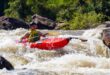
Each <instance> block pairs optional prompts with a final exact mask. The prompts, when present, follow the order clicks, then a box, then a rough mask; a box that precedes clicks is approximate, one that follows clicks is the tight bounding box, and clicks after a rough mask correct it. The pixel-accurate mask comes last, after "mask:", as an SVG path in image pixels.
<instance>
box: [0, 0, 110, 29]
mask: <svg viewBox="0 0 110 75" xmlns="http://www.w3.org/2000/svg"><path fill="white" fill-rule="evenodd" d="M0 6H1V8H0V15H1V16H2V15H5V16H8V17H13V18H16V19H22V20H24V21H25V22H30V21H31V16H32V15H33V14H36V13H37V14H39V15H41V16H44V17H47V18H49V19H52V20H54V21H56V22H57V23H62V22H63V24H64V25H63V26H61V27H60V29H65V30H75V29H88V28H94V27H96V26H98V25H99V24H100V23H102V22H104V21H108V20H110V9H109V8H110V0H1V1H0Z"/></svg>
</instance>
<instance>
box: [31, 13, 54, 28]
mask: <svg viewBox="0 0 110 75" xmlns="http://www.w3.org/2000/svg"><path fill="white" fill-rule="evenodd" d="M32 23H36V25H37V26H38V29H54V28H55V27H56V22H54V21H53V20H50V19H48V18H46V17H42V16H40V15H37V14H35V15H33V16H32Z"/></svg>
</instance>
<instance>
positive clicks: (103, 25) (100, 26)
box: [96, 21, 110, 28]
mask: <svg viewBox="0 0 110 75" xmlns="http://www.w3.org/2000/svg"><path fill="white" fill-rule="evenodd" d="M108 27H110V21H106V22H104V23H102V24H101V25H99V26H97V27H96V28H108Z"/></svg>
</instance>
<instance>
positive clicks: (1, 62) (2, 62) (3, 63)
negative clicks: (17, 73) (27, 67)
mask: <svg viewBox="0 0 110 75" xmlns="http://www.w3.org/2000/svg"><path fill="white" fill-rule="evenodd" d="M3 68H6V69H7V70H13V69H14V67H13V66H12V64H11V63H10V62H9V61H7V60H6V59H5V58H4V57H2V56H0V69H3Z"/></svg>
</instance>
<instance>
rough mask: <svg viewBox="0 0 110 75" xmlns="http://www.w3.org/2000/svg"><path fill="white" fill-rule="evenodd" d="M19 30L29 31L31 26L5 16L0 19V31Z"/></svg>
mask: <svg viewBox="0 0 110 75" xmlns="http://www.w3.org/2000/svg"><path fill="white" fill-rule="evenodd" d="M17 28H25V29H28V28H29V25H28V24H27V23H25V22H24V21H22V20H18V19H15V18H10V17H5V16H1V17H0V29H5V30H13V29H17Z"/></svg>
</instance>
